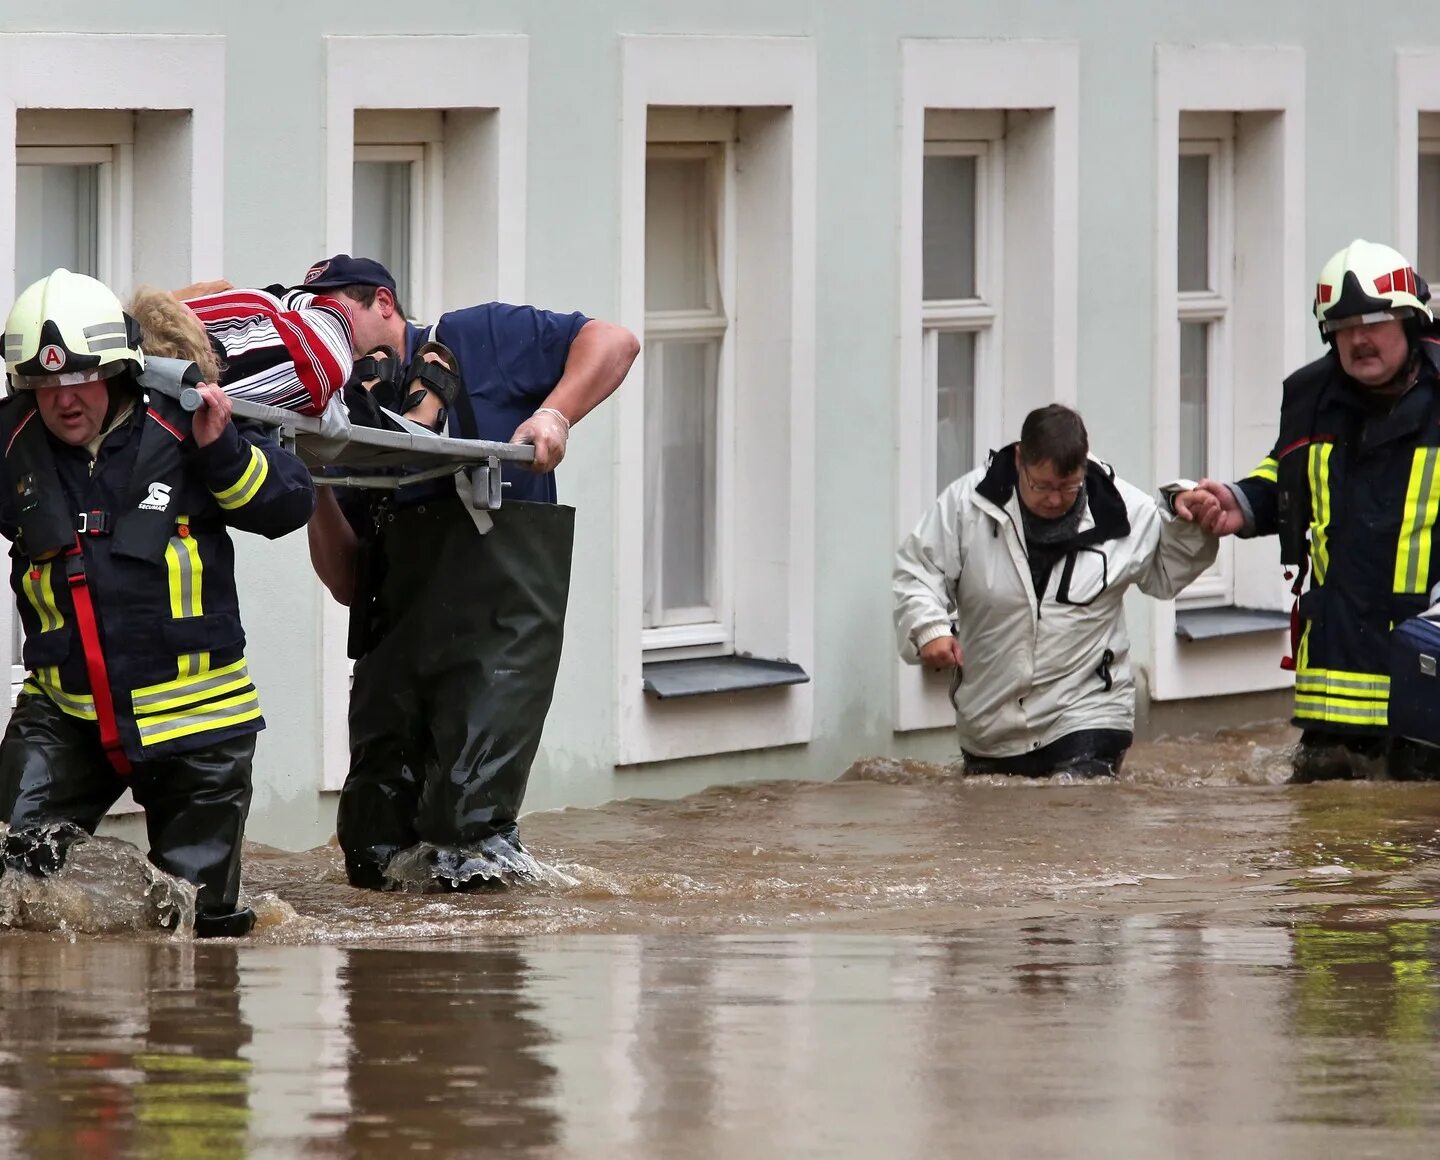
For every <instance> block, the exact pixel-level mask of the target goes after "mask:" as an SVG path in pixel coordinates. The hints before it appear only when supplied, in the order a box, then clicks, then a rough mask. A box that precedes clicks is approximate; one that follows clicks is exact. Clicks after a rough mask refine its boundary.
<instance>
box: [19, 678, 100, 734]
mask: <svg viewBox="0 0 1440 1160" xmlns="http://www.w3.org/2000/svg"><path fill="white" fill-rule="evenodd" d="M20 688H21V691H22V692H26V693H36V694H38V695H40V696H42V697H48V698H49V699H50V700H51V701H52V702H54V704H55V707H56V708H57V709H59V710H60V711H61V712H63V713H68V714H70V716H72V717H79V718H81V719H82V720H85V721H94V720H95V719H96V717H95V698H94V697H92V696H90V695H89V694H87V693H67V692H66V691H65V690H64V689H62V688H61V687H60V669H59V668H58V667H57V666H54V665H50V666H48V667H46V668H42V669H36V670H35V671H34V672H33V673H31V674H30V675H29V676H28V677H27V678H26V680H25V683H24V684H23V685H21V686H20Z"/></svg>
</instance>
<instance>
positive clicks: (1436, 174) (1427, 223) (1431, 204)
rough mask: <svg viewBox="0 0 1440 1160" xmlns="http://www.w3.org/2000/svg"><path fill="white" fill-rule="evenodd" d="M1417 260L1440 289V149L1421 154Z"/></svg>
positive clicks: (1433, 285)
mask: <svg viewBox="0 0 1440 1160" xmlns="http://www.w3.org/2000/svg"><path fill="white" fill-rule="evenodd" d="M1415 261H1416V262H1418V263H1419V266H1420V274H1421V276H1422V277H1423V278H1424V279H1425V280H1426V281H1427V282H1429V283H1430V289H1431V292H1432V293H1440V153H1422V154H1421V155H1420V252H1419V253H1418V254H1416V255H1415Z"/></svg>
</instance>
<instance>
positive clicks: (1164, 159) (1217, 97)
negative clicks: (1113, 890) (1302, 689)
mask: <svg viewBox="0 0 1440 1160" xmlns="http://www.w3.org/2000/svg"><path fill="white" fill-rule="evenodd" d="M1155 112H1156V115H1155V139H1154V150H1155V153H1154V157H1155V166H1156V181H1155V196H1156V199H1157V201H1156V232H1155V317H1154V326H1155V336H1156V337H1155V344H1154V359H1155V362H1154V367H1153V373H1152V380H1153V382H1154V388H1153V390H1154V394H1153V397H1152V406H1153V408H1154V416H1155V420H1154V444H1153V448H1152V453H1153V456H1154V479H1155V481H1156V482H1163V481H1166V480H1171V479H1175V478H1176V477H1177V476H1178V475H1179V466H1180V463H1179V458H1180V438H1179V411H1180V392H1179V388H1178V381H1179V367H1180V327H1179V325H1178V321H1177V320H1178V319H1179V317H1180V312H1181V302H1180V294H1179V291H1178V272H1177V264H1178V255H1177V229H1178V213H1179V210H1178V198H1179V156H1180V151H1179V142H1180V141H1181V140H1182V138H1183V137H1184V136H1186V135H1187V134H1186V132H1185V131H1184V128H1183V127H1184V126H1187V125H1190V124H1201V125H1203V123H1204V119H1205V118H1206V117H1209V116H1215V115H1218V116H1220V117H1222V118H1225V119H1227V120H1228V121H1229V122H1230V123H1231V124H1233V125H1234V126H1235V130H1234V141H1235V144H1234V179H1233V183H1232V184H1233V188H1234V194H1233V198H1232V200H1231V203H1230V205H1231V209H1230V213H1231V218H1232V222H1233V237H1234V246H1235V251H1236V254H1237V256H1238V259H1239V260H1237V261H1236V262H1235V263H1233V264H1232V277H1233V282H1232V286H1231V293H1230V295H1229V316H1228V319H1227V323H1226V331H1227V333H1228V339H1227V341H1228V343H1229V346H1230V354H1229V363H1230V365H1231V367H1232V368H1233V370H1232V371H1231V374H1232V376H1233V379H1234V381H1235V382H1237V383H1244V384H1245V392H1246V393H1245V401H1244V403H1245V405H1244V406H1243V407H1237V406H1234V405H1232V406H1231V407H1230V412H1231V413H1230V416H1229V418H1228V419H1227V420H1224V421H1225V422H1228V424H1229V427H1228V431H1226V432H1216V433H1215V434H1217V435H1220V436H1222V437H1224V438H1226V439H1228V441H1229V462H1230V464H1231V465H1232V470H1233V472H1234V474H1244V473H1246V472H1248V471H1250V470H1251V469H1252V468H1253V467H1254V466H1255V465H1256V464H1258V463H1260V462H1261V460H1263V459H1264V458H1265V457H1266V456H1267V455H1268V454H1269V453H1270V450H1271V448H1272V447H1273V445H1274V442H1275V433H1276V425H1277V423H1278V422H1279V415H1280V393H1281V384H1282V383H1283V381H1284V379H1285V376H1286V375H1288V374H1289V373H1290V372H1291V371H1293V370H1295V369H1296V368H1297V367H1299V366H1301V365H1302V364H1303V363H1304V362H1305V360H1306V357H1307V354H1306V337H1307V334H1308V333H1309V330H1310V327H1309V326H1307V321H1308V320H1309V318H1310V312H1309V308H1310V301H1311V294H1312V290H1313V281H1312V280H1311V278H1310V276H1309V274H1308V272H1307V269H1306V265H1305V54H1304V51H1303V50H1301V49H1299V48H1292V47H1287V46H1264V47H1244V48H1231V47H1208V46H1206V47H1192V46H1178V45H1158V46H1157V47H1156V49H1155ZM1212 406H1213V404H1212ZM1212 438H1213V436H1212ZM1212 446H1213V443H1212ZM1222 466H1223V462H1220V461H1217V462H1215V463H1214V464H1213V468H1214V469H1218V468H1220V467H1222ZM1231 550H1233V552H1234V563H1233V566H1232V574H1233V576H1234V596H1233V601H1234V603H1235V604H1236V605H1237V606H1240V607H1245V608H1260V609H1272V610H1281V609H1288V608H1289V597H1288V595H1287V593H1286V589H1285V584H1284V580H1283V577H1282V574H1281V571H1280V567H1279V562H1278V559H1277V557H1276V551H1275V544H1274V541H1273V540H1272V539H1265V538H1261V539H1255V540H1248V541H1243V542H1238V543H1235V544H1233V545H1232V548H1231ZM1146 603H1147V605H1148V608H1149V617H1148V620H1149V628H1150V632H1151V640H1152V658H1153V663H1152V665H1151V670H1150V673H1149V677H1150V680H1149V693H1150V697H1151V699H1152V700H1171V699H1179V698H1192V697H1209V696H1219V695H1222V694H1227V693H1241V692H1258V691H1261V690H1264V689H1282V688H1285V687H1287V686H1289V685H1291V684H1293V677H1292V676H1291V674H1290V673H1288V672H1286V671H1285V670H1283V669H1281V667H1280V659H1281V657H1282V656H1283V655H1284V651H1285V649H1286V646H1287V641H1286V638H1285V633H1284V631H1283V630H1281V629H1277V630H1275V631H1268V632H1259V633H1250V634H1246V635H1241V636H1234V637H1222V638H1219V639H1215V640H1208V641H1180V640H1179V639H1178V638H1177V637H1176V635H1175V617H1176V608H1177V606H1178V605H1179V603H1180V602H1177V601H1164V600H1151V601H1147V602H1146ZM1137 651H1138V650H1137ZM1142 655H1143V653H1142Z"/></svg>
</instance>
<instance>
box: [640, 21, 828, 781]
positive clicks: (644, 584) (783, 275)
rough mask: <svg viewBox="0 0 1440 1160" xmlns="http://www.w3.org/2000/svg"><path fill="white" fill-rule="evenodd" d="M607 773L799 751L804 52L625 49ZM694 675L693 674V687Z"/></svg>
mask: <svg viewBox="0 0 1440 1160" xmlns="http://www.w3.org/2000/svg"><path fill="white" fill-rule="evenodd" d="M622 60H623V68H622V77H623V82H622V90H623V91H622V101H621V238H620V242H621V246H620V251H621V253H620V317H619V321H620V322H621V323H622V324H624V325H625V326H628V327H629V328H630V329H632V330H634V331H635V332H636V333H638V334H642V335H643V336H644V343H643V347H642V350H641V354H640V358H639V359H638V360H637V364H636V366H635V369H634V370H633V371H632V372H631V376H630V379H631V384H632V386H631V387H630V388H627V389H626V390H622V391H620V392H618V393H617V395H616V397H615V400H614V403H613V404H612V405H613V406H614V408H615V409H614V411H613V412H612V413H613V414H614V415H615V416H616V424H617V429H618V430H617V447H616V453H617V454H616V462H617V467H616V473H617V474H616V480H617V484H616V502H617V505H618V517H617V519H616V521H615V529H616V530H615V536H616V541H615V553H616V560H617V567H616V583H615V618H616V626H617V654H616V670H617V679H616V681H615V698H616V699H615V704H614V710H615V718H616V743H617V744H616V764H617V765H635V764H640V763H645V762H653V761H664V760H669V759H673V758H681V757H692V756H698V755H703V754H714V753H728V752H734V751H736V750H744V749H761V748H766V747H769V746H775V745H786V744H795V743H799V742H805V741H808V740H809V739H810V735H811V727H812V720H813V710H814V696H813V691H812V688H811V686H810V684H809V683H808V682H809V673H810V671H811V667H812V654H813V646H814V621H813V603H814V593H813V577H814V541H813V533H812V531H811V528H812V526H813V522H814V514H813V504H814V475H813V473H814V405H815V404H814V387H815V337H814V330H815V316H814V309H815V286H814V276H815V275H814V271H815V111H814V91H815V55H814V46H813V44H812V43H811V42H810V41H809V40H807V39H806V38H803V37H754V38H746V37H721V36H713V37H712V36H677V37H670V36H627V37H624V38H622ZM692 677H693V678H694V679H693V680H692V679H691V678H692Z"/></svg>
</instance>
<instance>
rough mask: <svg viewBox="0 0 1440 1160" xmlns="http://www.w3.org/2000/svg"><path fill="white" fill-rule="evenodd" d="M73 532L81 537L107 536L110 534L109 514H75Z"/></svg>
mask: <svg viewBox="0 0 1440 1160" xmlns="http://www.w3.org/2000/svg"><path fill="white" fill-rule="evenodd" d="M75 530H76V531H77V532H79V533H80V534H81V535H82V536H108V535H109V534H110V513H109V512H101V511H95V512H77V513H76V515H75Z"/></svg>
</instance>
